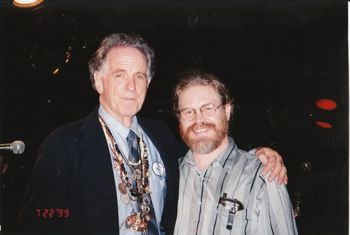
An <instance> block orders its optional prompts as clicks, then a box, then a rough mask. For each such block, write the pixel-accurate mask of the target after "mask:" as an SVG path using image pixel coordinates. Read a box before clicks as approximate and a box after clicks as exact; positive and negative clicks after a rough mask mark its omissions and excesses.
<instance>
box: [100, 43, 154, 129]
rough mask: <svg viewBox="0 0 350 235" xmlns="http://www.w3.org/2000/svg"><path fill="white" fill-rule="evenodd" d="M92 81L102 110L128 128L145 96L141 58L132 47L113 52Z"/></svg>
mask: <svg viewBox="0 0 350 235" xmlns="http://www.w3.org/2000/svg"><path fill="white" fill-rule="evenodd" d="M94 77H95V86H96V90H97V91H98V93H99V94H100V103H101V104H102V107H103V108H104V109H105V110H106V112H107V113H109V114H110V115H112V116H113V117H114V118H116V119H117V120H119V121H121V122H122V123H123V124H125V125H128V121H130V120H131V119H132V118H133V116H134V115H136V113H137V112H138V111H139V110H140V109H141V107H142V104H143V102H144V100H145V96H146V93H147V87H148V84H149V79H148V78H147V62H146V58H145V56H144V55H143V54H142V53H141V52H140V51H139V50H137V49H135V48H132V47H116V48H113V49H112V50H110V51H109V52H108V54H107V56H106V61H105V65H104V67H103V68H102V69H101V71H99V72H97V73H96V74H95V76H94Z"/></svg>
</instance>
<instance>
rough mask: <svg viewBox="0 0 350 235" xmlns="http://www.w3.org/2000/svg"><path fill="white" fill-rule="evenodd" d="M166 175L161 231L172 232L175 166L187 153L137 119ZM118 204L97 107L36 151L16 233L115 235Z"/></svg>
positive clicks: (162, 129) (164, 132)
mask: <svg viewBox="0 0 350 235" xmlns="http://www.w3.org/2000/svg"><path fill="white" fill-rule="evenodd" d="M138 120H139V123H140V125H141V126H142V128H143V129H144V131H145V132H146V133H147V135H148V136H149V138H150V139H151V140H152V142H153V143H154V145H155V146H156V148H157V150H158V151H159V153H160V155H161V157H162V159H163V162H164V165H165V168H166V172H167V189H168V191H167V196H166V199H165V206H164V212H163V217H162V222H161V224H162V227H164V229H165V231H166V232H167V233H169V234H171V233H172V231H173V227H174V223H175V219H176V210H177V195H178V177H179V174H178V162H177V159H178V158H179V157H181V156H183V155H184V154H185V151H186V148H185V147H184V145H183V144H182V143H181V142H179V141H178V140H177V139H176V138H175V137H174V135H173V134H172V133H171V131H170V130H169V128H168V127H167V126H166V125H165V124H164V123H162V122H158V121H151V120H147V119H140V118H139V119H138ZM117 204H118V202H117V195H116V188H115V183H114V176H113V171H112V164H111V160H110V155H109V150H108V145H107V142H106V139H105V136H104V133H103V130H102V128H101V126H100V123H99V121H98V109H97V108H96V109H95V110H94V111H93V112H92V113H91V114H90V115H89V116H87V117H86V118H85V119H82V120H79V121H77V122H73V123H70V124H67V125H64V126H62V127H60V128H58V129H57V130H55V131H54V132H52V133H51V134H50V135H49V136H48V137H47V138H46V139H45V141H44V142H43V143H42V144H41V146H40V151H39V157H38V160H37V162H36V164H35V166H34V168H33V172H32V175H31V177H30V179H29V183H28V185H27V189H26V195H25V202H24V206H23V209H22V210H21V212H20V215H19V223H18V225H19V226H18V228H19V229H18V234H98V235H100V234H104V235H108V234H113V235H115V234H118V233H119V222H118V205H117Z"/></svg>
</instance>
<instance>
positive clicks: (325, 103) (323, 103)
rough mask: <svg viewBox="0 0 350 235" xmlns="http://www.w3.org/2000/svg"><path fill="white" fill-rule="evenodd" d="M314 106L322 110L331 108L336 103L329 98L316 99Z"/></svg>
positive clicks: (335, 105)
mask: <svg viewBox="0 0 350 235" xmlns="http://www.w3.org/2000/svg"><path fill="white" fill-rule="evenodd" d="M316 106H317V107H319V108H320V109H323V110H327V111H330V110H333V109H335V108H336V107H337V103H336V102H335V101H334V100H331V99H319V100H317V101H316Z"/></svg>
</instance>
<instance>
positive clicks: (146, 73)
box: [19, 34, 285, 235]
mask: <svg viewBox="0 0 350 235" xmlns="http://www.w3.org/2000/svg"><path fill="white" fill-rule="evenodd" d="M153 57H154V52H153V50H152V49H151V48H150V47H149V46H148V45H147V43H146V42H145V41H144V40H143V39H142V38H141V37H139V36H137V35H127V34H112V35H109V36H107V37H106V38H105V39H104V40H103V41H102V43H101V44H100V46H99V48H98V49H97V51H96V52H95V54H94V55H93V57H92V59H91V60H90V62H89V69H90V76H91V80H92V84H93V87H94V88H95V89H96V91H97V92H98V94H99V102H100V105H99V107H97V108H96V109H95V110H94V111H93V112H92V113H91V114H90V115H89V116H87V117H86V118H84V119H82V120H79V121H76V122H73V123H70V124H67V125H64V126H62V127H60V128H58V129H57V130H55V131H54V132H53V133H51V134H50V135H49V136H48V137H47V138H46V140H45V141H44V142H43V143H42V145H41V147H40V152H39V158H38V161H37V163H36V165H35V166H34V169H33V173H32V175H31V178H30V180H29V183H28V188H27V193H26V198H25V204H24V208H23V210H22V211H21V214H20V222H19V225H20V230H19V232H21V233H27V232H28V233H35V232H38V233H40V234H114V235H116V234H162V233H165V232H167V233H172V231H173V226H174V223H175V218H176V202H177V192H178V164H177V158H178V157H180V156H183V155H184V154H185V151H186V149H185V147H184V145H183V144H182V143H181V142H178V141H177V140H176V139H175V138H174V137H173V135H172V134H171V132H170V131H169V129H168V128H167V127H166V125H165V124H164V123H161V122H156V121H152V120H147V119H142V118H139V117H136V116H135V115H136V114H137V113H138V111H139V110H140V109H141V107H142V105H143V102H144V99H145V96H146V93H147V88H148V86H149V84H150V82H151V78H152V75H153V68H154V66H153ZM262 153H263V154H262V160H264V161H266V158H265V157H266V156H264V154H265V155H266V154H267V155H271V156H270V158H269V159H270V163H269V164H267V166H268V167H267V171H269V169H270V168H271V167H272V166H273V165H274V164H275V163H276V162H277V165H276V167H275V169H277V170H274V175H275V176H279V179H280V180H283V177H284V175H285V169H284V168H283V165H282V163H281V158H280V157H279V156H278V154H276V153H275V152H274V151H271V150H269V149H265V152H264V150H263V152H262ZM281 169H282V170H281Z"/></svg>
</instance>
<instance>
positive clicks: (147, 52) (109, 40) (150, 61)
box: [89, 33, 154, 89]
mask: <svg viewBox="0 0 350 235" xmlns="http://www.w3.org/2000/svg"><path fill="white" fill-rule="evenodd" d="M115 47H132V48H135V49H137V50H139V51H140V52H141V53H142V54H143V55H144V56H145V59H146V62H147V78H148V79H149V81H150V80H151V79H152V77H153V75H154V51H153V49H152V48H151V47H150V46H149V45H148V44H147V42H146V41H145V40H144V39H143V38H142V37H140V36H139V35H137V34H125V33H115V34H110V35H108V36H107V37H105V38H104V39H103V40H102V42H101V44H100V45H99V47H98V48H97V50H96V52H95V53H94V54H93V56H92V57H91V59H90V60H89V71H90V79H91V83H92V87H93V88H94V89H95V80H94V73H95V72H96V71H100V70H101V69H103V68H104V65H105V59H106V56H107V54H108V52H109V51H110V50H111V49H113V48H115Z"/></svg>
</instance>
